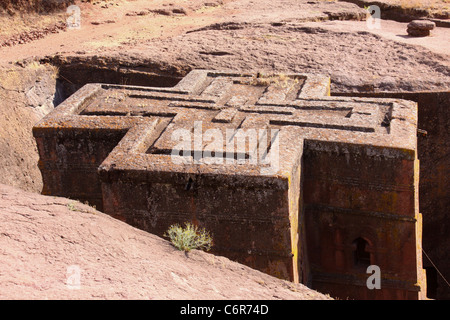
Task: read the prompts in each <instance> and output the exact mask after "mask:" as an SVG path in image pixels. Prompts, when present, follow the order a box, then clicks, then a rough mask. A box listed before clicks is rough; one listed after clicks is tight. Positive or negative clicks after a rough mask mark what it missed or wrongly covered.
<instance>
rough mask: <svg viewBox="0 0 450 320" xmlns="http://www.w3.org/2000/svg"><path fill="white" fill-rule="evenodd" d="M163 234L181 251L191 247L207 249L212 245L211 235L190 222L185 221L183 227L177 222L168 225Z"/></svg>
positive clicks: (188, 249)
mask: <svg viewBox="0 0 450 320" xmlns="http://www.w3.org/2000/svg"><path fill="white" fill-rule="evenodd" d="M165 236H166V237H168V238H169V239H170V241H171V242H172V244H173V245H174V246H175V247H176V248H177V249H178V250H181V251H190V250H192V249H205V250H206V251H208V250H209V249H211V246H212V237H211V235H210V234H209V232H207V231H206V230H205V229H199V228H198V227H197V226H195V225H193V224H192V223H189V222H186V223H185V227H184V228H183V227H181V226H180V225H178V224H175V225H172V226H170V228H169V230H167V232H166V233H165Z"/></svg>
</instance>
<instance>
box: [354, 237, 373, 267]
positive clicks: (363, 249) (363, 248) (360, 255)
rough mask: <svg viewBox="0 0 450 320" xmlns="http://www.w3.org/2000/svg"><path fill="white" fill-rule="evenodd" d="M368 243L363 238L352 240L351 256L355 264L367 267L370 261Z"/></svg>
mask: <svg viewBox="0 0 450 320" xmlns="http://www.w3.org/2000/svg"><path fill="white" fill-rule="evenodd" d="M368 246H369V243H368V242H367V241H366V240H364V239H363V238H358V239H355V240H354V241H353V247H354V251H353V257H354V262H355V266H363V267H366V266H367V267H368V266H369V265H370V264H371V263H370V252H368V251H367V247H368Z"/></svg>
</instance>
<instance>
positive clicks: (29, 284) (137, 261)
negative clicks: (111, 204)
mask: <svg viewBox="0 0 450 320" xmlns="http://www.w3.org/2000/svg"><path fill="white" fill-rule="evenodd" d="M0 211H1V213H2V214H1V215H0V226H1V227H0V264H1V266H2V270H1V273H0V299H238V300H242V299H329V297H327V296H325V295H323V294H320V293H318V292H316V291H313V290H310V289H308V288H307V287H305V286H303V285H296V284H293V283H291V282H286V281H282V280H279V279H277V278H274V277H271V276H268V275H266V274H264V273H261V272H259V271H256V270H253V269H250V268H248V267H245V266H243V265H240V264H238V263H236V262H233V261H231V260H229V259H226V258H224V257H219V256H213V255H211V254H209V253H206V252H203V251H198V250H194V251H191V252H190V253H189V254H187V255H186V254H185V253H184V252H181V251H178V250H177V249H175V248H174V247H173V246H172V245H171V244H170V243H169V242H168V241H165V240H163V239H161V238H159V237H156V236H154V235H151V234H149V233H146V232H143V231H140V230H138V229H135V228H133V227H131V226H129V225H127V224H125V223H123V222H121V221H119V220H116V219H113V218H111V217H109V216H107V215H105V214H103V213H101V212H99V211H96V210H95V209H93V208H92V207H89V206H87V205H84V204H81V203H79V202H75V201H72V200H69V199H64V198H56V197H48V196H42V195H39V194H36V193H28V192H24V191H21V190H19V189H15V188H13V187H10V186H6V185H0ZM78 274H79V280H80V281H79V282H78V281H75V280H74V275H78ZM78 284H79V289H76V287H77V285H78ZM68 285H69V286H68Z"/></svg>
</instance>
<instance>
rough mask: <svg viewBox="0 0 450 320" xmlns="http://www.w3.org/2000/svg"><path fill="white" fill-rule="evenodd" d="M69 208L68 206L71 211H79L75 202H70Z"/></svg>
mask: <svg viewBox="0 0 450 320" xmlns="http://www.w3.org/2000/svg"><path fill="white" fill-rule="evenodd" d="M67 208H68V209H69V210H70V211H78V208H77V207H75V203H73V202H70V203H68V204H67Z"/></svg>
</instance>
